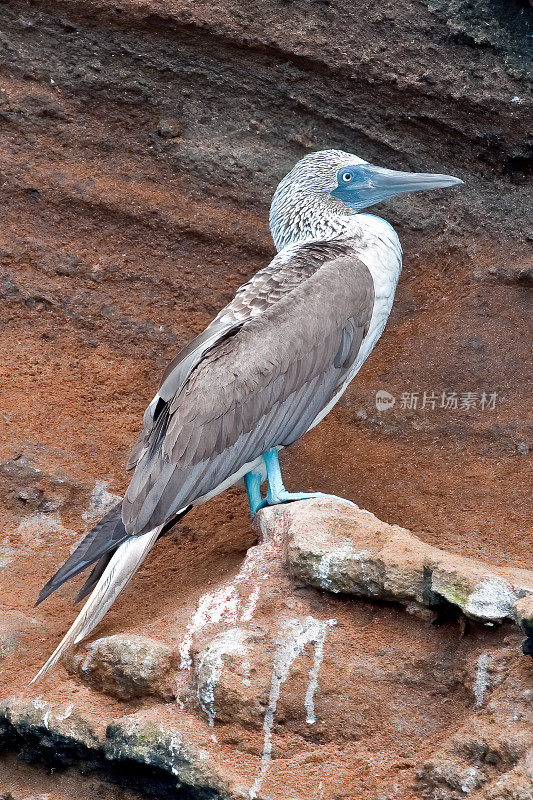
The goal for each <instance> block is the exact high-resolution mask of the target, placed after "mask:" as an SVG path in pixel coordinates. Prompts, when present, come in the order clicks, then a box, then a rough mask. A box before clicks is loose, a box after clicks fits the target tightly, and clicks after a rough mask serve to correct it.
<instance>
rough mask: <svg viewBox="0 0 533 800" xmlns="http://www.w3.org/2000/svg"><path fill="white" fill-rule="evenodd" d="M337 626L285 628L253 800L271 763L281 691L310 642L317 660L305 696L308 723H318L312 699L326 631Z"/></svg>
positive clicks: (309, 621)
mask: <svg viewBox="0 0 533 800" xmlns="http://www.w3.org/2000/svg"><path fill="white" fill-rule="evenodd" d="M336 622H337V620H335V619H329V620H326V621H325V622H323V621H320V620H317V619H314V618H313V617H306V619H304V620H289V622H288V623H287V625H286V631H287V632H286V635H285V637H283V638H280V639H278V641H277V644H276V654H275V657H274V666H273V670H272V682H271V685H270V696H269V699H268V706H267V709H266V711H265V718H264V721H263V731H264V735H265V738H264V744H263V753H262V756H261V768H260V771H259V775H258V776H257V779H256V781H255V783H254V785H253V786H252V787H251V788H250V791H249V797H250V798H252V799H253V798H256V797H257V793H258V791H259V789H260V788H261V785H262V783H263V780H264V778H265V775H266V773H267V771H268V768H269V766H270V762H271V761H272V728H273V726H274V716H275V713H276V708H277V705H278V700H279V697H280V691H281V687H282V685H283V684H284V683H285V681H286V680H287V678H288V677H289V673H290V671H291V667H292V665H293V664H294V661H295V660H296V659H297V658H298V656H299V655H300V654H301V653H302V652H303V650H304V648H305V646H306V645H308V644H310V643H311V642H314V644H315V660H314V663H313V667H312V669H311V672H310V673H309V678H310V684H309V688H308V690H307V694H306V710H307V717H308V720H309V716H310V715H312V721H313V722H314V721H315V717H314V703H313V697H314V692H315V690H316V685H317V679H318V670H319V668H320V661H321V660H322V657H323V650H324V640H325V635H326V630H327V628H328V627H332V626H333V625H335V624H336ZM317 650H319V654H318V657H317Z"/></svg>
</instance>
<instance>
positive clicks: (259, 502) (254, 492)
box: [244, 472, 267, 517]
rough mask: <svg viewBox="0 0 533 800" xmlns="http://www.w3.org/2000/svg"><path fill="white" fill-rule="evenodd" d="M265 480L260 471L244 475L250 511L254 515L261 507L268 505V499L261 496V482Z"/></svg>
mask: <svg viewBox="0 0 533 800" xmlns="http://www.w3.org/2000/svg"><path fill="white" fill-rule="evenodd" d="M262 482H263V475H262V474H261V473H260V472H247V473H246V475H245V476H244V485H245V487H246V493H247V495H248V502H249V503H250V513H251V515H252V517H253V516H254V514H256V513H257V512H258V511H259V509H260V508H263V506H266V505H267V501H266V500H263V498H262V496H261V484H262Z"/></svg>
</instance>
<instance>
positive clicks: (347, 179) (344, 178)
mask: <svg viewBox="0 0 533 800" xmlns="http://www.w3.org/2000/svg"><path fill="white" fill-rule="evenodd" d="M352 178H353V175H352V173H351V172H343V173H342V175H341V180H342V181H343V183H350V181H351V180H352Z"/></svg>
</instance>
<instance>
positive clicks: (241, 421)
mask: <svg viewBox="0 0 533 800" xmlns="http://www.w3.org/2000/svg"><path fill="white" fill-rule="evenodd" d="M335 247H336V246H335ZM335 247H333V246H332V245H331V244H326V243H324V244H322V246H321V247H318V245H313V246H312V248H308V250H307V252H306V251H305V248H306V246H305V245H304V246H303V247H301V248H300V249H299V251H298V254H297V255H296V256H295V257H294V258H293V259H291V260H290V261H288V262H286V263H284V264H283V265H282V269H283V270H285V271H286V274H287V276H288V278H287V281H286V283H285V284H284V281H283V278H282V277H281V276H280V273H281V271H282V270H281V269H280V268H279V267H278V270H277V271H276V269H272V268H269V269H267V270H263V271H262V272H261V273H258V274H257V275H256V276H255V278H254V280H255V281H259V283H256V290H255V291H253V290H250V287H249V286H248V287H243V289H242V290H241V291H240V292H239V293H238V294H237V296H236V298H235V300H234V301H233V303H235V304H236V306H237V305H238V304H239V303H240V304H241V305H242V306H244V309H246V308H248V309H254V304H255V307H256V308H257V309H258V310H257V311H256V313H255V314H254V312H253V311H250V312H249V313H248V316H246V311H245V310H244V311H241V312H240V313H241V319H240V320H237V316H238V314H237V311H236V310H235V309H236V307H234V310H233V311H229V310H230V307H231V305H232V304H230V306H229V307H228V308H227V309H226V310H225V311H224V312H222V313H221V314H220V315H219V317H217V319H216V320H215V321H214V323H213V324H214V325H215V324H219V325H221V326H222V328H224V325H228V326H229V327H228V328H227V329H226V331H229V333H228V332H226V333H225V334H223V336H222V337H221V338H220V339H219V340H218V343H216V344H214V345H212V346H211V345H210V346H208V347H207V349H205V350H203V354H202V356H201V357H200V359H199V361H197V363H196V365H195V366H194V367H193V368H192V369H191V370H189V372H188V375H187V376H186V378H185V380H183V381H182V378H181V376H180V378H179V379H178V380H177V381H175V382H174V383H173V386H176V385H177V390H176V391H175V393H174V395H173V396H172V398H169V399H168V400H167V397H168V393H167V392H166V391H164V387H165V384H166V385H167V386H168V385H169V383H168V382H169V381H171V380H174V379H173V375H172V373H170V374H167V377H166V378H165V379H164V380H163V383H162V386H161V389H160V392H159V394H160V395H161V400H158V401H157V404H156V405H154V410H155V413H152V415H151V418H149V419H148V422H149V425H150V426H151V427H150V428H149V430H147V431H145V437H144V439H143V445H142V449H141V451H140V455H139V457H138V460H137V467H136V470H135V474H134V476H133V478H132V481H131V483H130V486H129V488H128V490H127V492H126V496H125V498H124V503H123V509H122V518H123V521H124V524H125V527H126V531H127V532H128V533H129V534H130V535H136V534H140V533H143V532H145V531H147V530H150V529H151V528H154V527H156V526H158V525H160V524H162V523H164V522H165V521H166V520H168V519H169V518H170V517H172V515H173V514H175V513H176V512H178V511H179V510H180V509H182V508H184V507H186V506H188V505H190V504H191V503H194V502H195V501H196V500H198V498H201V497H203V496H205V495H206V494H209V493H210V492H212V491H213V490H215V489H216V488H217V487H218V486H220V484H222V483H223V482H224V481H225V480H226V479H228V478H230V477H231V476H233V475H235V474H236V473H237V472H238V471H239V470H240V469H241V468H242V467H243V466H244V465H245V464H248V463H251V462H253V461H254V460H255V459H256V458H257V457H258V456H260V455H262V454H263V453H264V452H265V451H266V450H268V449H270V448H272V447H275V446H277V445H284V446H286V445H288V444H291V443H292V442H294V441H296V439H298V438H299V437H300V436H302V435H303V434H304V433H305V431H306V430H307V429H308V428H309V426H310V425H311V423H312V422H313V420H314V419H315V417H316V416H317V414H318V413H319V412H320V411H321V410H322V409H323V408H324V407H325V406H326V405H327V404H328V402H329V401H330V400H331V398H332V397H333V396H334V395H335V394H336V393H337V391H338V390H339V388H340V387H341V386H342V384H343V383H344V381H345V380H346V378H347V376H348V375H349V372H350V367H351V366H352V365H353V363H354V361H355V359H356V356H357V353H358V351H359V348H360V345H361V342H362V340H363V338H364V336H365V335H366V332H367V330H368V325H369V322H370V317H371V314H372V309H373V303H374V287H373V282H372V277H371V275H370V273H369V271H368V269H367V267H366V266H365V265H364V264H362V262H360V261H359V260H358V259H357V258H355V257H354V256H347V255H344V254H343V251H341V252H340V253H339V251H338V249H335ZM313 248H314V249H313ZM278 258H279V257H278ZM275 261H276V260H274V262H273V265H272V266H275ZM263 283H265V284H268V285H269V286H270V290H271V291H272V289H275V297H274V298H272V294H270V295H269V291H268V289H267V290H265V291H258V290H257V289H258V288H259V289H261V288H262V286H263ZM284 289H285V290H284ZM247 293H248V297H247ZM258 298H259V299H258ZM228 312H229V315H228ZM230 323H231V324H230ZM208 331H209V328H208V329H207V330H206V332H205V334H207V333H208ZM206 341H208V338H206V339H205V340H204V342H206ZM186 357H188V356H186ZM192 360H193V361H194V359H192ZM182 363H183V361H179V360H178V362H177V369H178V370H179V369H180V364H182ZM162 390H163V392H164V396H163V395H162V394H161V392H162ZM156 397H157V396H156ZM147 427H148V426H147Z"/></svg>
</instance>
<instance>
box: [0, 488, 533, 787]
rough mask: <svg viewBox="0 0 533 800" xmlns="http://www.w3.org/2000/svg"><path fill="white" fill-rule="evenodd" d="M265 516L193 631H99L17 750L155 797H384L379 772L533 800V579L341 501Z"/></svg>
mask: <svg viewBox="0 0 533 800" xmlns="http://www.w3.org/2000/svg"><path fill="white" fill-rule="evenodd" d="M255 527H256V530H257V532H258V534H259V543H258V544H257V545H255V546H254V547H252V548H250V550H249V551H248V553H247V555H246V558H245V559H244V561H243V562H242V564H241V567H240V569H239V570H238V572H236V573H233V574H231V575H228V576H225V577H224V579H222V580H221V581H219V582H218V583H217V584H216V585H212V586H211V587H210V590H209V592H207V593H206V594H204V595H201V596H200V597H199V598H196V602H195V604H194V606H193V607H190V608H189V611H188V614H187V617H184V618H183V619H184V620H185V624H183V625H182V626H181V628H180V630H179V631H176V624H175V617H174V620H173V623H174V624H172V623H171V622H170V621H169V623H168V625H167V627H166V629H164V628H161V630H160V634H159V636H158V637H154V636H153V635H148V633H147V631H146V630H143V629H139V630H135V631H131V630H129V631H128V632H127V633H122V634H121V633H115V634H113V635H109V636H101V637H99V638H97V639H95V640H93V641H91V642H88V643H83V644H82V645H80V646H79V647H78V649H77V650H75V651H73V652H71V653H69V654H67V656H66V657H65V659H64V666H65V667H66V668H67V671H68V675H67V676H66V677H65V676H64V674H63V676H62V681H61V692H60V694H59V695H58V693H57V690H54V689H52V690H51V691H47V690H46V687H45V688H44V697H43V696H38V697H32V696H30V695H29V693H28V692H24V693H19V694H18V695H17V696H14V697H12V698H10V699H9V700H7V701H6V702H5V703H4V704H3V705H2V707H1V708H0V720H1V726H2V727H1V734H0V737H1V742H2V746H3V748H4V749H11V750H16V751H19V752H21V753H22V754H23V756H24V758H26V759H30V760H32V759H38V760H44V761H45V763H47V764H48V766H51V767H54V768H58V767H62V768H65V767H68V766H71V765H73V764H76V765H77V767H78V768H79V767H80V764H81V765H82V768H83V769H85V770H87V771H89V772H98V773H99V774H101V775H102V774H103V775H105V779H106V780H110V781H118V782H119V783H122V784H123V785H124V784H128V783H129V785H130V787H132V788H133V789H135V790H138V791H141V792H142V793H144V794H145V795H148V796H155V797H163V796H164V797H176V798H178V797H191V798H215V797H216V798H235V799H237V798H245V797H248V798H254V797H257V798H265V800H266V798H281V797H283V798H284V799H288V798H297V797H301V796H302V792H303V791H305V792H306V793H308V794H309V796H311V797H312V796H317V797H332V798H333V797H334V798H348V797H353V796H355V795H354V792H357V796H358V797H361V798H371V797H373V795H372V794H371V793H368V792H367V793H365V790H364V786H365V783H364V779H363V778H362V776H364V773H365V770H368V769H372V770H373V772H374V778H376V775H377V780H378V781H380V785H382V786H383V787H384V788H383V795H382V796H383V797H384V798H393V797H402V798H427V800H459V798H463V797H465V796H471V797H472V798H475V800H482V798H483V800H530V798H531V796H532V794H531V792H532V789H533V765H532V763H531V752H532V748H533V725H532V723H533V715H532V711H531V708H532V704H531V701H532V699H533V682H532V679H531V672H530V668H529V665H530V662H529V659H527V658H525V657H524V656H523V655H522V654H521V649H520V639H521V636H520V632H519V630H518V628H517V627H516V626H513V624H512V623H518V624H519V625H522V626H523V627H524V630H525V631H526V633H529V632H530V627H528V626H530V624H531V602H532V600H533V573H531V572H528V571H526V570H505V569H496V568H493V567H490V566H488V565H486V564H483V563H482V562H481V561H476V560H474V559H468V558H463V557H460V556H456V555H453V554H451V553H448V552H445V551H443V550H439V549H436V548H434V547H431V546H429V545H427V544H425V543H424V542H423V541H422V540H421V539H419V538H417V537H416V536H414V535H413V534H412V533H410V532H409V531H407V530H405V529H403V528H399V527H397V526H391V525H388V524H386V523H383V522H381V521H380V520H378V519H377V518H376V517H375V516H374V515H372V514H370V513H369V512H368V511H364V510H361V509H359V508H357V507H348V506H346V505H344V504H340V503H337V502H334V501H330V500H326V499H321V500H314V501H306V502H299V503H293V504H291V505H286V506H278V507H273V508H269V509H264V510H263V511H261V512H260V513H259V514H258V515H257V517H256V521H255ZM361 598H363V599H362V600H361ZM399 606H403V608H401V607H399ZM406 612H407V613H406ZM467 621H468V622H467ZM458 623H459V624H458ZM452 626H453V628H452V629H455V635H453V638H454V639H455V642H454V645H453V647H450V643H449V641H450V628H451V627H452ZM368 628H371V629H372V630H371V633H370V634H369V633H368ZM445 629H446V635H445V636H443V631H444V630H445ZM363 630H364V631H365V634H364V636H362V635H361V632H362V631H363ZM525 650H526V651H527V647H526V648H525ZM39 691H43V689H42V688H41V689H40V690H39ZM378 697H379V701H378V700H377V698H378ZM106 698H107V699H106ZM384 731H385V732H386V738H387V747H386V749H383V747H381V749H380V747H379V746H378V745H377V742H378V732H379V735H380V737H381V736H382V735H383V732H384ZM133 767H134V769H133ZM133 776H135V777H133ZM361 786H363V789H361ZM394 786H397V787H399V789H401V792H403V793H402V794H396V795H395V794H394V793H391V792H393V787H394ZM357 787H359V788H357ZM280 791H282V792H283V794H280ZM395 791H396V790H395ZM313 793H314V794H313Z"/></svg>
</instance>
